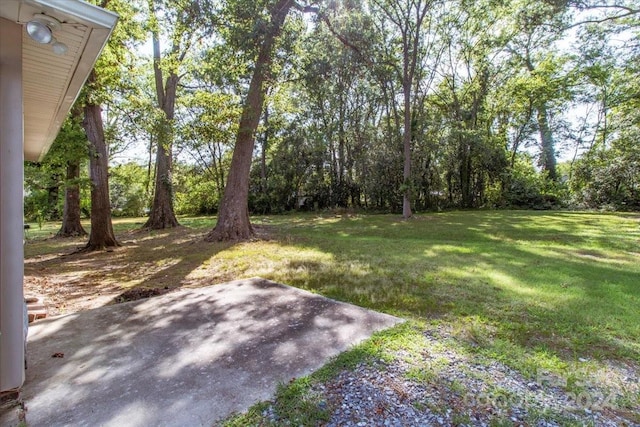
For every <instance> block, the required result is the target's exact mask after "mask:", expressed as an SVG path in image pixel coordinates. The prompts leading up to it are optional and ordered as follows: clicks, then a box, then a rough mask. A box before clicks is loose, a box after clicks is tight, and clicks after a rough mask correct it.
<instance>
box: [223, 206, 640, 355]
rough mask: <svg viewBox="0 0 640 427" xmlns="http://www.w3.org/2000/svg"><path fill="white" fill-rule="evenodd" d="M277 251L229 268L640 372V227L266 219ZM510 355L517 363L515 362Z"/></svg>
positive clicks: (229, 261) (570, 221)
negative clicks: (635, 366)
mask: <svg viewBox="0 0 640 427" xmlns="http://www.w3.org/2000/svg"><path fill="white" fill-rule="evenodd" d="M254 223H257V224H269V225H270V226H271V227H272V228H273V229H274V230H275V231H276V233H277V239H276V240H275V241H270V242H258V243H250V244H243V245H237V246H234V247H231V248H229V249H227V250H225V251H222V252H220V253H218V254H217V255H216V256H215V257H214V258H215V259H217V260H218V261H220V260H224V264H225V265H226V266H227V268H231V269H237V270H238V271H239V272H241V273H243V274H249V275H254V274H259V275H261V276H264V277H266V278H269V279H272V280H275V281H279V282H283V283H288V284H291V285H293V286H297V287H301V288H305V289H310V290H313V291H315V292H318V293H321V294H323V295H326V296H329V297H332V298H336V299H339V300H342V301H348V302H352V303H355V304H358V305H361V306H366V307H370V308H373V309H376V310H380V311H384V312H387V313H392V314H396V315H399V316H403V317H406V318H409V319H416V320H436V319H438V320H440V321H442V320H446V322H447V323H448V324H450V325H452V326H455V327H457V328H458V329H459V330H460V333H461V334H462V335H465V336H467V337H468V339H469V340H471V342H472V345H473V346H474V347H476V346H477V345H478V344H481V345H480V347H481V348H482V350H483V351H486V352H488V353H493V355H494V356H495V357H499V358H501V359H504V360H506V361H509V360H513V354H510V353H513V352H515V353H516V354H517V355H521V354H523V353H530V354H531V355H537V356H535V357H536V358H539V355H540V354H548V355H549V357H551V358H560V359H562V360H565V361H571V360H574V359H578V358H586V357H589V358H595V359H603V358H606V359H612V358H613V359H629V360H633V361H635V362H638V361H640V217H639V216H637V215H614V214H591V213H555V212H554V213H536V212H512V211H511V212H504V211H497V212H495V211H494V212H486V211H485V212H452V213H442V214H433V215H424V216H418V217H416V218H415V219H413V220H410V221H401V220H399V219H398V218H397V217H395V216H355V217H334V216H329V217H327V216H316V215H296V216H282V217H268V218H266V217H262V218H256V219H255V220H254ZM505 352H507V353H505Z"/></svg>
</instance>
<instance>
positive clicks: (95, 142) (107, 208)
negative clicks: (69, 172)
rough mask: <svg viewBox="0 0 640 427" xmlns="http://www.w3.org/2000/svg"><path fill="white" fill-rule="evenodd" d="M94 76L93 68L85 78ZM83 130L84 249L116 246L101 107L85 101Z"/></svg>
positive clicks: (118, 244) (91, 78) (92, 78)
mask: <svg viewBox="0 0 640 427" xmlns="http://www.w3.org/2000/svg"><path fill="white" fill-rule="evenodd" d="M91 80H95V75H94V72H92V73H91V75H90V77H89V81H91ZM82 125H83V127H84V130H85V132H86V134H87V138H88V139H89V143H90V147H89V179H90V180H91V232H90V234H89V242H88V243H87V246H86V247H85V249H86V250H90V251H92V250H100V249H104V248H106V247H113V246H120V243H118V241H117V240H116V237H115V234H114V233H113V225H112V223H111V205H110V202H109V177H108V174H107V171H108V167H109V166H108V163H109V162H108V156H107V145H106V143H105V140H104V128H103V125H102V108H101V107H100V105H95V104H92V103H87V104H86V105H85V106H84V120H83V122H82Z"/></svg>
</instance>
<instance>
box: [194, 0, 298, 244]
mask: <svg viewBox="0 0 640 427" xmlns="http://www.w3.org/2000/svg"><path fill="white" fill-rule="evenodd" d="M293 3H294V2H293V0H278V1H277V2H276V3H275V4H274V6H273V7H272V8H271V11H270V15H271V22H270V23H269V26H268V28H267V29H266V31H265V34H264V38H263V39H262V42H261V44H260V47H259V49H258V57H257V59H256V64H255V68H254V71H253V76H252V77H251V83H250V85H249V92H248V94H247V98H246V100H245V102H244V106H243V108H242V116H241V118H240V126H239V128H238V133H237V135H236V144H235V148H234V150H233V157H232V158H231V169H230V170H229V176H228V177H227V185H226V187H225V190H224V196H223V198H222V202H221V203H220V210H219V212H218V222H217V223H216V226H215V228H214V229H213V230H211V232H209V234H208V235H207V236H206V238H205V240H207V241H233V240H247V239H250V238H252V237H253V236H254V230H253V227H252V226H251V222H250V221H249V173H250V172H251V160H252V158H253V148H254V144H255V132H256V129H257V128H258V123H259V121H260V115H261V113H262V107H263V104H264V96H265V90H264V82H265V80H266V78H267V77H268V75H269V73H270V69H271V67H270V66H271V60H272V55H273V50H274V45H275V41H276V38H277V36H278V35H279V34H280V30H281V29H282V25H283V24H284V21H285V19H286V17H287V14H288V13H289V10H290V9H291V7H292V6H293Z"/></svg>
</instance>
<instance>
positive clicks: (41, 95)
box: [0, 0, 118, 161]
mask: <svg viewBox="0 0 640 427" xmlns="http://www.w3.org/2000/svg"><path fill="white" fill-rule="evenodd" d="M39 13H43V14H46V15H48V16H51V17H53V18H56V19H57V20H58V21H60V22H61V23H62V28H61V29H60V30H57V31H54V33H53V35H54V37H55V38H56V39H57V40H58V41H60V42H62V43H64V44H66V45H67V46H68V48H69V50H68V51H67V52H66V54H64V55H56V54H55V53H53V50H52V48H51V45H43V44H39V43H36V42H35V41H33V40H32V39H31V38H30V37H29V36H28V35H27V33H26V31H23V32H22V43H23V45H22V61H23V65H22V73H23V87H24V156H25V160H31V161H40V160H42V158H43V157H44V156H45V154H46V153H47V151H48V150H49V147H50V146H51V143H52V142H53V140H54V139H55V138H56V136H57V134H58V132H59V131H60V127H61V126H62V123H63V122H64V119H65V118H66V117H67V114H68V113H69V110H70V109H71V107H72V106H73V103H74V101H75V100H76V98H77V97H78V94H79V93H80V90H81V89H82V86H83V85H84V82H85V81H86V79H87V77H88V76H89V73H90V72H91V70H92V69H93V66H94V64H95V62H96V59H97V58H98V55H99V54H100V52H101V51H102V48H103V47H104V45H105V44H106V42H107V40H108V38H109V35H110V34H111V31H112V30H113V27H114V26H115V25H116V22H117V20H118V16H117V15H116V14H114V13H113V12H109V11H106V10H104V9H101V8H99V7H97V6H93V5H91V4H88V3H85V2H84V1H81V0H0V17H2V18H5V19H8V20H10V21H13V22H17V23H20V24H25V23H26V22H28V21H29V20H31V18H32V17H33V15H35V14H39Z"/></svg>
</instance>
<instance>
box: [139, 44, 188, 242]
mask: <svg viewBox="0 0 640 427" xmlns="http://www.w3.org/2000/svg"><path fill="white" fill-rule="evenodd" d="M153 71H154V77H155V82H156V96H157V98H158V106H159V107H160V109H162V111H163V113H164V117H163V118H162V119H161V122H160V124H159V125H158V127H157V128H156V132H157V142H158V147H157V150H156V179H155V191H154V195H153V205H152V206H151V212H149V219H148V220H147V222H146V223H145V224H144V225H143V226H142V228H145V229H149V230H159V229H163V228H173V227H177V226H179V225H180V224H179V223H178V219H177V218H176V215H175V213H174V211H173V180H172V175H171V170H172V159H171V149H172V146H173V118H174V113H175V104H176V90H177V87H178V80H179V78H178V76H177V75H176V74H175V72H171V73H170V74H169V78H167V81H166V83H165V82H163V77H162V69H161V67H160V40H159V36H158V33H157V32H154V33H153ZM163 83H164V86H163Z"/></svg>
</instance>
